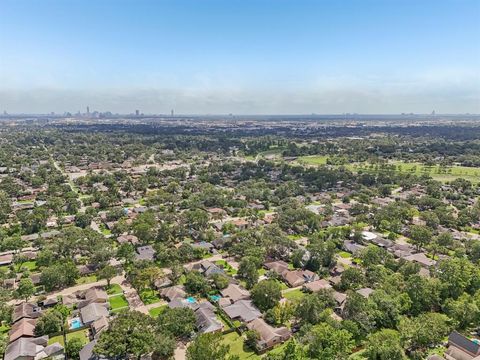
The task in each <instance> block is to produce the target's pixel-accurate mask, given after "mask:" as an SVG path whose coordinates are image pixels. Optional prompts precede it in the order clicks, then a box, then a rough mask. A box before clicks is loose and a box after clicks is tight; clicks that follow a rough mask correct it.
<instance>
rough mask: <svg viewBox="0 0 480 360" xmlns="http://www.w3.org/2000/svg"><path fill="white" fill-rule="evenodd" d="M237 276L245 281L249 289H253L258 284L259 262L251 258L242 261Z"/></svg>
mask: <svg viewBox="0 0 480 360" xmlns="http://www.w3.org/2000/svg"><path fill="white" fill-rule="evenodd" d="M237 276H238V277H239V278H240V279H243V280H245V283H246V286H247V289H251V288H252V287H253V286H254V285H255V284H256V283H257V282H258V271H257V261H256V260H255V259H253V258H252V257H251V256H247V257H244V258H243V259H242V261H240V265H239V267H238V273H237Z"/></svg>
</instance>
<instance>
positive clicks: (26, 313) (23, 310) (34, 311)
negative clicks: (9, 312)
mask: <svg viewBox="0 0 480 360" xmlns="http://www.w3.org/2000/svg"><path fill="white" fill-rule="evenodd" d="M41 313H42V309H41V308H40V307H39V306H37V305H36V304H31V303H26V302H22V303H21V304H19V305H17V306H15V309H14V310H13V317H12V321H13V323H16V322H17V321H19V320H22V319H23V318H26V319H36V318H38V317H39V316H40V315H41Z"/></svg>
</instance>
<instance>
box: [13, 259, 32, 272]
mask: <svg viewBox="0 0 480 360" xmlns="http://www.w3.org/2000/svg"><path fill="white" fill-rule="evenodd" d="M21 269H27V270H28V271H35V270H36V269H37V263H36V262H35V261H34V260H33V261H26V262H24V263H23V264H22V266H20V264H18V265H17V266H16V270H17V272H20V270H21Z"/></svg>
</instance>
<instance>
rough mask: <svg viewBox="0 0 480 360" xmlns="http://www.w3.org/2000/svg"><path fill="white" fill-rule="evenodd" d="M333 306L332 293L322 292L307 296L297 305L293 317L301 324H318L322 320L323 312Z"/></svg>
mask: <svg viewBox="0 0 480 360" xmlns="http://www.w3.org/2000/svg"><path fill="white" fill-rule="evenodd" d="M334 306H335V299H334V298H333V295H332V292H331V291H327V290H323V291H320V292H318V293H315V294H307V295H305V296H304V297H303V298H302V299H300V300H299V301H298V303H297V306H296V309H295V316H296V317H297V318H298V319H299V320H300V322H302V323H309V324H318V323H319V322H320V320H322V319H323V316H324V311H325V309H328V308H333V307H334Z"/></svg>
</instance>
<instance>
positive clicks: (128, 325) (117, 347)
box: [93, 311, 175, 359]
mask: <svg viewBox="0 0 480 360" xmlns="http://www.w3.org/2000/svg"><path fill="white" fill-rule="evenodd" d="M174 346H175V343H174V341H172V339H171V337H170V336H169V335H167V334H162V333H161V332H160V331H159V330H158V326H157V325H156V322H155V320H154V319H152V318H151V317H150V316H148V315H145V314H143V313H141V312H138V311H125V312H120V313H119V314H118V315H117V316H116V317H115V318H113V320H112V321H111V322H110V325H109V327H108V329H107V330H105V331H103V332H102V333H101V334H100V337H99V339H98V342H97V344H96V345H95V347H94V349H93V351H94V353H95V354H97V355H103V356H106V357H120V358H129V357H135V358H137V359H140V357H141V356H143V355H147V354H150V353H152V352H160V353H161V354H162V357H166V356H168V355H169V356H172V355H173V351H174Z"/></svg>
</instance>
